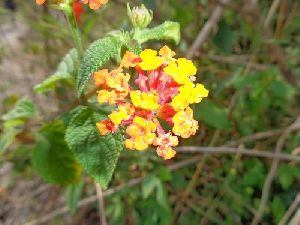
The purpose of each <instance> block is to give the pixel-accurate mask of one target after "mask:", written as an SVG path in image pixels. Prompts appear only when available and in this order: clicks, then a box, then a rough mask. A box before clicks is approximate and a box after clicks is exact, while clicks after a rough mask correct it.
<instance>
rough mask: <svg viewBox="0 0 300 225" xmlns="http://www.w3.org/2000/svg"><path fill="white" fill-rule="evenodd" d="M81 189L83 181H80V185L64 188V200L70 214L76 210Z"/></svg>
mask: <svg viewBox="0 0 300 225" xmlns="http://www.w3.org/2000/svg"><path fill="white" fill-rule="evenodd" d="M83 187H84V182H83V180H81V182H80V183H78V184H72V185H69V186H67V188H66V197H65V199H66V202H67V205H68V207H69V210H70V212H71V213H72V214H74V213H75V212H76V210H77V205H78V202H79V200H80V198H81V195H82V191H83Z"/></svg>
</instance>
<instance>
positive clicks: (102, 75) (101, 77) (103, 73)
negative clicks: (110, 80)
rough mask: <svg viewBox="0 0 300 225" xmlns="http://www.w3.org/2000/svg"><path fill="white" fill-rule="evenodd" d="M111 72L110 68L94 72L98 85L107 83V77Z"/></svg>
mask: <svg viewBox="0 0 300 225" xmlns="http://www.w3.org/2000/svg"><path fill="white" fill-rule="evenodd" d="M109 75H110V74H109V72H108V69H103V70H99V71H97V72H95V73H94V80H95V84H96V86H97V87H99V86H101V85H103V84H105V82H106V77H108V76H109Z"/></svg>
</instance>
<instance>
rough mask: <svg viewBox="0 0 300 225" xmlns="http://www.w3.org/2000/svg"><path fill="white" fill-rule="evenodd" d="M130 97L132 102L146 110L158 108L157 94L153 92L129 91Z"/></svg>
mask: <svg viewBox="0 0 300 225" xmlns="http://www.w3.org/2000/svg"><path fill="white" fill-rule="evenodd" d="M130 99H131V101H132V104H133V105H134V106H136V107H140V108H142V109H146V110H156V109H158V108H159V104H158V95H157V94H156V93H155V92H149V93H147V92H141V91H131V92H130Z"/></svg>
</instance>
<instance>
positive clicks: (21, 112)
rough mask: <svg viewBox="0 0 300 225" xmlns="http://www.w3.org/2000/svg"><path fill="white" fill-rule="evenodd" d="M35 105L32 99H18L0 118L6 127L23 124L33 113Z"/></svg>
mask: <svg viewBox="0 0 300 225" xmlns="http://www.w3.org/2000/svg"><path fill="white" fill-rule="evenodd" d="M35 113H36V112H35V107H34V104H33V102H32V101H30V100H28V99H27V98H22V99H20V100H19V101H18V102H17V103H16V105H15V107H14V108H13V109H12V110H10V111H9V112H8V113H6V114H5V115H3V116H2V120H4V121H6V122H5V126H6V127H15V126H17V125H20V124H23V123H25V122H26V121H27V119H29V118H30V117H32V116H34V115H35Z"/></svg>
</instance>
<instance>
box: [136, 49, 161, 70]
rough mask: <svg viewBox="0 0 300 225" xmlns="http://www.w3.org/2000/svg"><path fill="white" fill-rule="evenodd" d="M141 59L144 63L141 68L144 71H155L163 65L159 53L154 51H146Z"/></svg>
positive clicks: (140, 64) (140, 65)
mask: <svg viewBox="0 0 300 225" xmlns="http://www.w3.org/2000/svg"><path fill="white" fill-rule="evenodd" d="M140 57H141V59H142V62H140V63H139V67H141V69H143V70H155V69H157V68H158V67H160V66H161V65H162V61H163V60H162V58H161V57H158V56H157V51H155V50H152V49H145V50H144V51H142V52H141V54H140Z"/></svg>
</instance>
